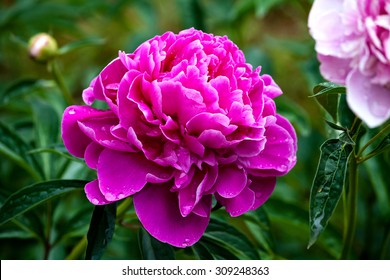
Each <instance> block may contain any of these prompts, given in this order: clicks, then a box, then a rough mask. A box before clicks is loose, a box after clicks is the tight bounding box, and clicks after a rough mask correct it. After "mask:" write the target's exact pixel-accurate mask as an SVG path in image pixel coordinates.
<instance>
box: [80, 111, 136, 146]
mask: <svg viewBox="0 0 390 280" xmlns="http://www.w3.org/2000/svg"><path fill="white" fill-rule="evenodd" d="M118 121H119V120H118V118H117V117H116V116H115V115H114V116H104V117H100V118H98V117H95V118H89V119H86V120H81V121H79V127H80V129H81V131H83V132H84V134H85V135H87V136H88V137H89V138H91V139H92V140H93V141H94V142H97V143H99V144H100V145H102V146H103V147H106V148H110V149H113V150H117V151H124V152H135V151H137V148H136V147H132V146H131V145H129V144H128V143H126V142H123V141H121V140H119V139H118V138H116V137H114V136H113V135H112V133H111V129H112V128H114V127H115V126H116V125H117V124H118Z"/></svg>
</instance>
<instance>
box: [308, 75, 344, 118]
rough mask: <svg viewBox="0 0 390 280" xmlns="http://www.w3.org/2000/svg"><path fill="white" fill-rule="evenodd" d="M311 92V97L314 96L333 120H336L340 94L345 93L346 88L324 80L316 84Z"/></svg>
mask: <svg viewBox="0 0 390 280" xmlns="http://www.w3.org/2000/svg"><path fill="white" fill-rule="evenodd" d="M313 93H314V95H312V96H311V97H315V98H316V99H317V101H318V103H319V104H320V105H321V106H322V107H323V108H324V109H325V111H326V112H328V113H329V115H330V116H331V117H332V118H333V121H334V122H337V119H338V105H339V98H340V94H345V93H346V88H345V87H343V86H340V85H337V84H334V83H330V82H326V83H321V84H318V85H316V86H315V87H314V89H313Z"/></svg>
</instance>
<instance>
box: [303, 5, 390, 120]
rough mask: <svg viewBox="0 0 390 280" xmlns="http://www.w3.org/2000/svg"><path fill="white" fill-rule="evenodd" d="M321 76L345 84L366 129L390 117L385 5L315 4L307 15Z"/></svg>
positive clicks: (388, 9)
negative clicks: (366, 126)
mask: <svg viewBox="0 0 390 280" xmlns="http://www.w3.org/2000/svg"><path fill="white" fill-rule="evenodd" d="M309 29H310V33H311V35H312V36H313V38H314V39H315V40H316V51H317V53H318V59H319V60H320V62H321V68H320V70H321V73H322V75H323V76H324V77H325V78H326V79H328V80H329V81H332V82H334V83H339V84H342V85H346V86H347V102H348V104H349V107H350V108H351V110H352V111H353V112H354V113H355V114H356V115H357V116H358V117H359V118H361V119H362V120H363V121H364V122H365V123H366V124H367V125H368V126H369V127H376V126H379V125H381V124H383V123H384V122H385V121H386V120H387V119H389V118H390V1H389V0H316V1H315V2H314V4H313V7H312V9H311V12H310V15H309Z"/></svg>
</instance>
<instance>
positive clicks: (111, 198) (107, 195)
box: [104, 193, 116, 201]
mask: <svg viewBox="0 0 390 280" xmlns="http://www.w3.org/2000/svg"><path fill="white" fill-rule="evenodd" d="M104 197H105V198H106V199H107V200H108V201H114V200H115V199H116V197H115V195H113V194H112V193H106V194H104Z"/></svg>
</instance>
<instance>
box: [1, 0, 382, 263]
mask: <svg viewBox="0 0 390 280" xmlns="http://www.w3.org/2000/svg"><path fill="white" fill-rule="evenodd" d="M311 4H312V1H310V0H164V1H160V0H95V1H89V0H56V1H49V0H19V1H17V0H3V1H1V2H0V140H1V141H0V157H1V160H0V186H1V187H0V205H1V206H2V205H3V204H4V202H5V201H6V199H7V198H9V197H10V195H11V194H12V193H15V192H17V191H18V190H20V189H22V188H24V187H26V186H29V185H33V184H36V183H39V182H40V181H45V180H54V179H55V180H65V179H71V180H73V179H77V180H92V179H93V178H94V176H96V175H95V174H94V172H93V171H91V170H90V169H88V168H87V167H86V166H85V165H84V163H83V162H82V161H81V160H77V159H74V158H71V157H70V155H69V154H68V153H67V151H66V149H65V148H64V147H63V145H62V142H61V137H60V131H59V127H60V121H61V116H62V112H63V110H64V108H65V107H66V101H65V100H64V99H63V97H62V95H61V93H60V90H59V89H58V87H57V85H56V81H55V80H54V79H53V76H52V75H51V72H50V71H47V70H48V69H47V66H46V65H45V64H37V63H36V62H34V61H32V60H31V59H30V58H29V57H28V52H27V49H26V45H27V42H28V40H29V38H30V37H32V36H33V35H35V34H37V33H40V32H47V33H49V34H51V35H52V36H53V37H54V38H55V39H56V40H57V42H58V44H59V46H60V47H62V53H61V56H60V57H59V58H58V59H57V63H58V67H59V70H60V71H61V72H62V73H63V75H64V77H65V86H66V87H67V88H69V90H70V93H71V95H72V96H73V98H74V99H75V100H76V102H77V103H79V104H81V102H82V101H81V92H82V90H83V89H84V88H86V87H87V86H88V85H89V82H90V81H91V79H92V78H93V77H94V76H96V75H97V74H98V72H99V71H100V70H101V69H102V68H103V67H104V66H105V65H106V64H107V63H108V62H110V61H111V60H112V59H113V58H115V57H116V56H117V54H118V51H119V50H123V51H126V52H132V51H133V50H134V49H135V48H136V47H137V46H138V45H139V44H140V43H142V42H143V41H145V40H147V39H149V38H151V37H153V36H155V35H156V34H162V33H164V32H166V31H168V30H170V31H173V32H179V31H180V30H182V29H185V28H189V27H195V28H199V29H202V30H203V31H205V32H210V33H213V34H215V35H227V36H228V37H229V38H230V39H231V40H233V41H234V42H235V43H236V44H237V45H238V46H239V47H240V48H241V49H242V50H243V51H244V53H245V55H246V58H247V61H248V62H249V63H251V64H253V65H254V66H255V67H256V66H259V65H261V66H262V73H269V74H271V75H272V76H273V78H274V79H275V81H276V82H277V83H278V84H279V85H280V87H281V88H282V90H283V92H284V95H282V96H281V97H279V98H278V99H277V100H276V103H277V106H278V110H279V112H280V113H281V114H283V115H284V116H286V117H287V118H288V119H290V120H291V122H292V123H293V125H294V126H295V128H296V130H297V133H298V139H299V142H298V143H299V147H298V163H297V165H296V167H295V168H294V169H293V170H292V171H291V172H290V173H289V174H288V175H287V176H285V177H283V178H280V179H279V180H278V183H277V188H276V190H275V192H274V194H273V195H272V197H271V199H270V200H269V201H268V202H266V203H265V205H264V206H262V207H261V208H260V209H258V210H256V211H253V212H252V213H248V214H245V215H244V216H242V217H239V218H230V217H228V215H226V213H224V211H223V210H220V211H216V212H214V213H213V220H212V223H210V226H209V228H208V229H207V232H206V234H205V236H204V237H203V238H202V239H201V241H200V242H199V243H197V244H196V245H195V246H193V247H191V248H186V249H174V250H173V251H172V248H170V247H169V248H167V247H166V246H164V244H159V243H158V242H156V240H154V239H151V237H150V236H149V235H148V233H147V232H145V231H143V230H140V225H139V222H138V220H137V218H136V215H135V213H134V210H132V208H131V202H126V200H125V202H123V204H122V205H118V213H117V216H116V227H115V232H114V233H113V236H112V235H110V236H103V237H102V236H94V240H98V241H99V242H103V243H104V242H106V240H108V239H110V240H111V238H112V241H111V242H110V243H109V244H108V245H107V244H103V245H102V244H100V245H99V246H101V248H106V245H107V248H106V250H105V251H104V254H103V252H102V251H101V250H98V252H97V253H96V254H98V255H99V254H100V255H101V254H103V259H140V258H157V259H158V258H172V256H173V255H174V256H175V257H176V258H180V259H193V258H206V259H224V258H226V259H234V258H242V259H245V258H263V259H335V258H339V256H340V252H341V247H342V243H343V240H342V236H343V209H342V203H340V204H339V206H338V208H339V209H337V211H335V214H334V215H333V216H332V218H331V219H330V221H329V224H328V227H327V229H326V231H325V232H324V233H323V234H322V235H321V236H320V237H319V239H318V241H317V243H316V244H315V245H313V246H312V247H311V248H310V249H307V244H308V240H309V236H310V231H309V196H310V187H311V184H312V181H313V178H314V174H315V172H316V167H317V162H318V159H319V156H320V153H319V147H320V145H321V143H322V142H324V141H325V139H326V138H327V136H328V133H335V132H331V131H332V130H331V128H330V127H328V126H327V125H326V124H325V119H328V120H331V118H330V117H329V116H328V115H327V113H326V112H325V111H322V110H320V109H319V108H320V107H319V105H318V104H317V101H316V100H315V99H314V98H309V96H310V95H312V88H313V87H314V85H316V84H318V83H320V82H323V79H322V78H321V76H320V74H319V71H318V62H317V60H316V54H315V52H314V42H313V41H312V40H311V39H310V37H309V33H308V30H307V16H308V13H309V10H310V7H311ZM389 166H390V156H389V152H386V153H384V154H383V155H382V156H381V157H378V158H375V159H372V160H369V161H367V162H366V163H365V164H364V165H362V166H360V171H361V173H362V176H361V177H362V178H360V186H361V188H360V192H359V200H358V202H359V204H358V205H359V208H358V221H357V232H356V242H355V245H354V247H353V255H352V256H353V257H354V258H357V259H378V258H385V259H388V258H390V252H389V250H390V249H389V243H390V234H389V231H390V221H389V216H390V208H389V205H390V203H389V201H390V200H389V195H390V194H389V185H390V179H389V177H388V176H387V177H385V176H384V175H385V174H386V171H387V172H388V169H389ZM35 167H37V168H35ZM60 182H62V181H60ZM48 198H50V199H49V200H48V201H45V202H42V203H41V204H39V205H37V206H36V207H35V208H34V209H32V210H29V211H27V212H25V213H24V214H21V213H20V214H21V215H18V216H16V218H14V219H12V220H11V221H8V222H6V223H4V224H2V225H1V226H0V247H1V251H0V258H1V259H43V258H47V259H66V258H69V259H72V258H75V259H82V258H84V257H85V250H86V247H87V245H86V244H87V237H86V236H87V232H88V227H89V223H90V221H91V218H92V213H95V214H94V215H95V216H98V214H99V213H100V214H99V215H100V216H102V217H106V216H105V214H104V213H105V212H102V211H103V210H101V209H100V212H99V211H98V210H97V209H95V211H94V207H93V205H91V204H90V203H89V202H88V201H87V199H86V198H85V195H84V194H83V192H82V191H79V190H75V191H72V192H66V193H64V194H62V195H61V196H53V197H48ZM121 207H122V208H121ZM102 213H103V214H102ZM112 219H113V218H112V217H111V218H107V217H106V218H105V220H104V221H103V222H104V223H103V224H102V225H99V226H103V227H104V226H105V225H106V226H107V227H108V228H111V229H112V228H113V226H114V225H112V223H110V222H109V221H112ZM95 222H96V218H95ZM97 222H99V221H97ZM100 222H101V221H100ZM222 229H223V230H222ZM93 234H94V233H93V232H92V233H91V232H90V233H89V234H88V235H89V237H90V236H92V235H93ZM110 234H112V232H111V233H110ZM238 237H239V238H238ZM90 242H91V241H90ZM95 249H96V248H95ZM91 250H92V251H91ZM93 254H94V251H93V248H92V249H91V248H90V249H89V251H88V255H89V256H88V257H89V258H93ZM100 255H99V257H100Z"/></svg>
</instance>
